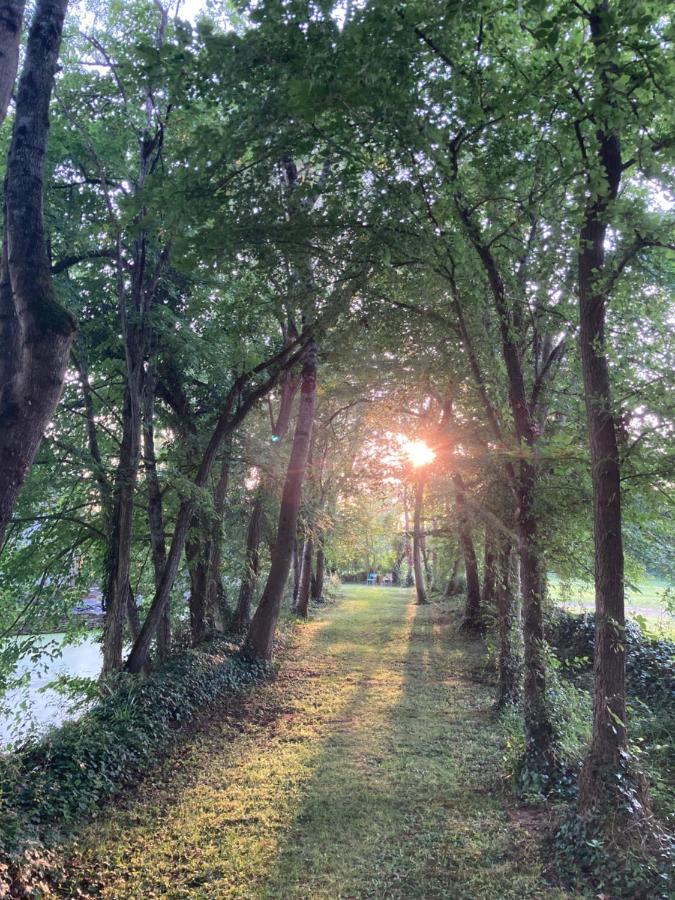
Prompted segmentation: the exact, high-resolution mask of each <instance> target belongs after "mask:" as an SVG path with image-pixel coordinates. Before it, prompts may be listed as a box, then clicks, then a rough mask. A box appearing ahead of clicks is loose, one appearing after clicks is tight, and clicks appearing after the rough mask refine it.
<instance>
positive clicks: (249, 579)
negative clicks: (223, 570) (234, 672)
mask: <svg viewBox="0 0 675 900" xmlns="http://www.w3.org/2000/svg"><path fill="white" fill-rule="evenodd" d="M263 505H264V497H263V489H262V484H260V485H258V489H257V491H256V495H255V499H254V501H253V509H252V511H251V517H250V519H249V520H248V531H247V532H246V563H245V565H244V571H243V574H242V577H241V585H240V586H239V597H238V600H237V608H236V609H235V612H234V618H233V620H232V630H233V631H234V632H235V633H237V634H243V632H245V631H246V629H247V628H248V626H249V622H250V621H251V605H252V603H253V597H254V595H255V586H256V584H257V581H258V572H259V570H260V532H261V525H262V518H263Z"/></svg>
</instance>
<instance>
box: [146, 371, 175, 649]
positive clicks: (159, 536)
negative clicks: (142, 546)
mask: <svg viewBox="0 0 675 900" xmlns="http://www.w3.org/2000/svg"><path fill="white" fill-rule="evenodd" d="M143 464H144V468H145V482H146V487H147V491H148V525H149V529H150V546H151V548H152V565H153V570H154V575H155V591H156V590H157V589H158V587H159V584H160V582H161V580H162V572H163V571H164V567H165V566H166V534H165V531H164V513H163V510H162V491H161V488H160V484H159V478H158V476H157V457H156V455H155V379H154V373H153V371H152V369H151V371H150V373H149V375H148V380H147V383H146V386H145V396H144V398H143ZM170 654H171V613H170V607H169V605H168V604H167V606H166V609H165V610H164V612H163V614H162V618H161V620H160V623H159V627H158V628H157V655H158V657H159V659H160V661H162V662H164V661H165V660H167V659H168V658H169V656H170Z"/></svg>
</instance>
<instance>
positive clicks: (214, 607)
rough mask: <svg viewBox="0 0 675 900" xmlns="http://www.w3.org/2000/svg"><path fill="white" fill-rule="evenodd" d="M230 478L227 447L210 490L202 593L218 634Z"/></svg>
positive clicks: (223, 623)
mask: <svg viewBox="0 0 675 900" xmlns="http://www.w3.org/2000/svg"><path fill="white" fill-rule="evenodd" d="M229 480H230V447H229V445H228V446H227V447H226V450H225V455H224V457H223V461H222V463H221V466H220V475H219V476H218V483H217V484H216V489H215V491H214V492H213V512H214V515H215V519H216V521H215V525H214V528H213V532H212V535H211V542H210V548H209V565H208V578H207V594H206V618H207V624H208V626H209V628H210V629H211V630H212V631H213V632H217V633H218V634H222V633H223V632H225V631H226V629H227V627H228V625H229V620H230V611H229V609H228V606H227V596H226V594H225V587H224V585H223V577H222V572H221V568H222V553H223V519H224V516H225V499H226V497H227V487H228V484H229Z"/></svg>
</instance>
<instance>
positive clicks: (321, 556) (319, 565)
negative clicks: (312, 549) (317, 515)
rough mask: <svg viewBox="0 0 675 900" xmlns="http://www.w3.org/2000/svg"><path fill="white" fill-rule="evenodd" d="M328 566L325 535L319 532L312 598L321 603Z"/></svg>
mask: <svg viewBox="0 0 675 900" xmlns="http://www.w3.org/2000/svg"><path fill="white" fill-rule="evenodd" d="M325 566H326V556H325V551H324V536H323V534H319V536H318V538H317V541H316V570H315V573H314V583H313V586H312V600H313V601H314V602H315V603H320V602H321V600H322V598H323V580H324V572H325Z"/></svg>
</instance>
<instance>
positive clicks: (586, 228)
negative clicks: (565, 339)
mask: <svg viewBox="0 0 675 900" xmlns="http://www.w3.org/2000/svg"><path fill="white" fill-rule="evenodd" d="M607 21H608V17H607V4H606V3H604V2H603V3H599V4H597V5H596V6H595V7H594V9H593V11H592V13H591V16H590V22H591V37H592V41H593V45H594V49H595V51H596V54H597V57H596V58H597V59H598V62H597V69H598V71H597V73H596V79H597V81H598V89H599V91H603V92H605V93H607V92H609V90H610V82H609V78H608V71H607V66H608V63H607V59H608V56H607V49H608V47H607V43H608V38H609V35H608V33H607V27H608V26H607ZM606 102H607V105H608V108H609V107H611V97H610V98H607V97H606ZM596 139H597V156H598V162H599V167H600V169H601V171H602V174H603V177H604V180H605V184H604V187H603V188H602V189H600V190H599V191H598V192H597V193H595V192H594V193H593V194H592V195H591V197H590V199H589V202H588V205H587V208H586V210H585V216H584V221H583V225H582V228H581V232H580V235H579V258H578V269H579V326H580V331H579V343H580V347H581V367H582V372H583V378H584V394H585V398H586V412H587V419H588V435H589V440H590V446H591V465H592V484H593V529H594V540H595V616H596V631H595V654H594V664H593V674H594V679H593V734H592V738H591V746H590V750H589V753H588V756H587V758H586V761H585V763H584V766H583V769H582V772H581V777H580V781H579V787H580V795H579V800H580V804H581V806H582V807H584V808H586V809H588V810H590V809H593V808H594V807H596V806H604V805H607V806H608V807H611V808H613V809H615V810H616V809H618V808H619V807H622V806H624V805H625V800H624V799H623V797H624V794H623V792H624V791H625V789H626V785H625V783H624V782H625V778H621V777H620V773H622V772H625V770H626V768H627V766H626V760H627V735H626V676H625V670H626V641H625V609H624V558H623V539H622V533H621V461H620V456H619V448H618V443H617V438H616V423H615V420H614V414H613V409H612V397H611V390H610V378H609V365H608V361H607V350H606V338H605V309H606V306H607V299H608V298H607V295H606V293H605V290H606V289H605V288H604V286H603V280H604V276H605V274H606V273H605V268H606V267H605V239H606V236H607V228H608V224H609V207H610V205H611V203H612V202H613V201H614V200H615V199H616V197H617V194H618V191H619V186H620V183H621V173H622V160H621V145H620V141H619V137H618V136H617V135H615V134H612V133H607V132H605V131H603V130H602V128H600V129H599V130H598V132H597V134H596ZM642 799H644V798H642Z"/></svg>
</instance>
